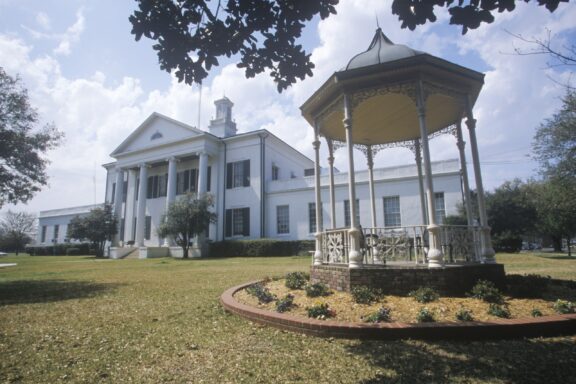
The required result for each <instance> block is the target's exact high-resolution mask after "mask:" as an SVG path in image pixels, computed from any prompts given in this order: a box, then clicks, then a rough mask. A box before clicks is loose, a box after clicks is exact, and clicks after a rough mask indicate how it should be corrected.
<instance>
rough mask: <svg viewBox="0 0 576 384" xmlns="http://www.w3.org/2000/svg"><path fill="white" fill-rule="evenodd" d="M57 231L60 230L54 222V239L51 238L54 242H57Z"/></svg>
mask: <svg viewBox="0 0 576 384" xmlns="http://www.w3.org/2000/svg"><path fill="white" fill-rule="evenodd" d="M59 232H60V226H59V225H58V224H56V225H55V226H54V239H53V240H52V241H53V242H54V243H57V242H58V235H59Z"/></svg>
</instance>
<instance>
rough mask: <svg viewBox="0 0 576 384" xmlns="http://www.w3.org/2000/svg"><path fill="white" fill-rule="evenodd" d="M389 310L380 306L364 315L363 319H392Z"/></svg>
mask: <svg viewBox="0 0 576 384" xmlns="http://www.w3.org/2000/svg"><path fill="white" fill-rule="evenodd" d="M391 312H392V310H391V309H390V308H387V307H381V308H380V309H379V310H377V311H376V312H373V313H371V314H369V315H368V316H366V317H364V318H363V320H364V322H366V323H382V322H389V321H390V320H392V316H391Z"/></svg>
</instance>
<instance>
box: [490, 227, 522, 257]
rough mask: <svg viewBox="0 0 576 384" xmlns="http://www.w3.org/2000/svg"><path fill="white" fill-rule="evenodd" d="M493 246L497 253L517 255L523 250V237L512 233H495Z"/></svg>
mask: <svg viewBox="0 0 576 384" xmlns="http://www.w3.org/2000/svg"><path fill="white" fill-rule="evenodd" d="M492 245H493V247H494V250H495V251H496V252H507V253H517V252H520V250H521V249H522V237H521V236H520V235H517V234H514V233H512V232H510V231H504V232H501V233H495V234H493V235H492Z"/></svg>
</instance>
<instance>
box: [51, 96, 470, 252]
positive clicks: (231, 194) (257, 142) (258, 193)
mask: <svg viewBox="0 0 576 384" xmlns="http://www.w3.org/2000/svg"><path fill="white" fill-rule="evenodd" d="M215 105H216V118H215V119H214V120H212V121H211V122H210V125H209V127H208V131H202V130H199V129H197V128H195V127H191V126H189V125H186V124H184V123H181V122H179V121H176V120H173V119H171V118H169V117H166V116H163V115H161V114H158V113H153V114H152V115H151V116H150V117H148V118H147V119H146V120H145V121H144V122H143V123H142V124H141V125H140V126H139V127H138V128H136V130H135V131H134V132H133V133H132V134H130V135H129V136H128V137H127V138H126V139H125V140H124V141H123V142H122V143H121V144H120V145H119V146H118V147H117V148H116V149H115V150H114V151H113V152H112V154H111V157H113V158H114V159H115V160H116V161H114V162H112V163H108V164H105V165H104V167H105V169H106V170H107V182H106V197H105V200H106V202H107V203H110V204H112V205H113V206H114V210H115V212H116V215H117V217H118V219H119V223H120V231H119V236H118V239H115V241H114V244H113V245H114V246H117V247H119V248H118V249H113V252H112V256H113V257H120V256H122V254H124V253H126V252H127V251H123V250H122V248H124V249H126V248H127V247H128V246H130V245H132V244H134V245H135V246H137V247H141V248H140V257H151V256H155V255H168V254H171V255H173V256H178V254H179V253H178V252H179V248H176V247H169V245H171V244H168V241H167V240H166V239H161V238H159V237H158V235H157V233H156V228H157V227H158V225H159V224H160V221H161V219H162V215H163V214H164V212H165V211H166V207H167V206H168V205H169V204H170V203H171V202H173V201H174V200H175V199H177V198H178V196H180V195H184V194H186V193H188V192H194V193H199V194H202V193H205V192H207V193H211V194H212V195H213V196H214V202H215V205H214V210H215V212H216V213H217V215H218V220H217V222H216V223H215V224H212V225H211V226H210V229H209V233H208V238H209V239H210V240H212V241H221V240H229V239H258V238H275V239H282V240H299V239H310V240H312V239H314V232H315V231H316V226H315V224H316V220H315V203H314V202H315V195H314V162H313V161H312V160H311V159H309V158H308V157H306V156H304V155H303V154H302V153H300V152H299V151H297V150H296V149H294V148H292V147H291V146H290V145H288V144H287V143H285V142H284V141H282V140H280V139H279V138H278V137H276V136H275V135H274V134H272V133H271V132H269V131H267V130H255V131H250V132H246V133H240V134H238V133H237V131H236V124H235V123H234V121H233V119H232V106H233V104H232V102H231V101H230V100H228V99H227V98H223V99H220V100H217V101H216V102H215ZM432 173H433V175H434V186H435V191H436V201H437V204H436V206H437V210H436V211H437V216H438V217H439V218H441V217H444V216H446V215H450V214H455V213H456V204H457V203H458V202H460V201H461V200H462V192H461V187H460V185H461V183H460V169H459V162H458V161H457V160H450V161H443V162H436V163H433V165H432ZM374 180H375V196H376V197H377V199H376V201H377V203H376V211H377V215H376V216H377V223H378V225H379V226H400V225H402V226H408V225H416V224H419V223H421V212H422V210H421V207H420V201H421V200H420V196H419V194H418V191H419V188H418V176H417V169H416V166H415V164H414V165H407V166H400V167H393V168H380V169H374ZM321 183H322V186H323V187H322V195H323V198H322V201H323V202H329V201H330V199H329V188H328V185H329V181H328V176H327V175H323V176H322V177H321ZM356 184H357V203H356V204H357V206H358V207H359V210H357V211H358V212H359V217H360V219H361V220H360V223H361V225H363V226H370V225H371V223H370V220H371V215H370V209H371V208H370V202H369V201H370V200H369V189H368V176H367V172H357V174H356ZM347 188H348V177H347V174H345V173H337V174H336V175H335V180H334V196H335V217H334V219H335V222H334V224H335V226H336V227H344V226H349V225H350V224H349V214H348V212H349V209H347V208H346V207H347V206H348V200H346V199H347V196H348V195H347ZM141 196H146V198H141ZM322 208H323V213H324V215H323V221H324V228H330V227H331V225H332V220H331V215H330V211H331V207H330V205H329V204H328V203H323V207H322ZM62 219H63V221H65V219H66V218H64V217H62ZM68 220H69V218H68ZM440 220H441V219H440ZM364 221H366V222H364ZM50 225H51V224H50V223H48V222H46V221H44V220H42V214H41V218H40V226H41V227H40V228H42V226H48V227H49V226H50ZM52 225H54V224H52ZM59 225H64V223H60V224H59ZM193 254H194V255H196V256H198V255H199V250H198V249H197V250H196V252H195V253H193Z"/></svg>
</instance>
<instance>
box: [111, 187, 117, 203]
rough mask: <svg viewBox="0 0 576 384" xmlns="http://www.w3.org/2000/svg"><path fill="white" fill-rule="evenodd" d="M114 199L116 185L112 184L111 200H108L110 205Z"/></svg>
mask: <svg viewBox="0 0 576 384" xmlns="http://www.w3.org/2000/svg"><path fill="white" fill-rule="evenodd" d="M115 197H116V183H112V198H111V199H110V203H112V204H114V199H115Z"/></svg>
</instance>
